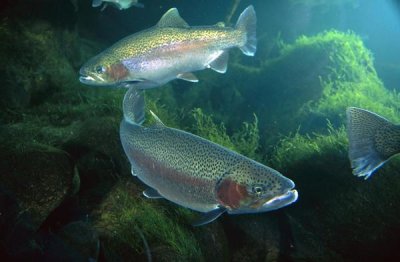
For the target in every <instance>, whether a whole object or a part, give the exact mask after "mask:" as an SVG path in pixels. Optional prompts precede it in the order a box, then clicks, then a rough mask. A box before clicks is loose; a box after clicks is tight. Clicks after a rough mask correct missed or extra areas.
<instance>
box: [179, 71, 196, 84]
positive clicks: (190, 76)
mask: <svg viewBox="0 0 400 262" xmlns="http://www.w3.org/2000/svg"><path fill="white" fill-rule="evenodd" d="M176 78H178V79H182V80H185V81H189V82H193V83H197V82H199V79H198V78H197V77H196V76H195V75H194V74H192V73H189V72H187V73H182V74H179V75H177V76H176Z"/></svg>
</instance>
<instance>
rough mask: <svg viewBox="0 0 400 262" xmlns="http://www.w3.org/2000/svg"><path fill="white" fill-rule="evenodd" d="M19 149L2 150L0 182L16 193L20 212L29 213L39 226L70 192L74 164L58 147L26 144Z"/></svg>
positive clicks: (37, 226)
mask: <svg viewBox="0 0 400 262" xmlns="http://www.w3.org/2000/svg"><path fill="white" fill-rule="evenodd" d="M21 148H23V149H21ZM19 149H20V151H19V150H18V151H17V150H14V149H10V148H6V149H3V150H1V159H2V161H1V162H0V163H1V164H0V170H2V175H1V177H0V184H1V185H2V186H3V187H4V188H6V189H7V190H9V191H11V192H12V193H13V194H14V195H15V196H16V199H17V202H18V205H19V207H20V212H27V213H29V214H30V216H31V218H32V220H33V224H34V225H35V228H36V229H37V228H39V226H40V225H41V223H42V222H43V221H44V220H45V219H46V218H47V216H48V215H49V214H50V212H51V211H52V210H54V209H55V208H56V207H57V206H58V205H59V204H60V203H61V202H62V201H63V200H64V199H65V197H66V196H68V194H69V192H70V189H71V185H72V180H73V175H74V172H73V165H72V162H71V160H70V158H69V157H68V155H67V154H66V153H65V152H63V151H61V150H58V149H56V148H51V147H48V146H40V145H29V144H26V145H20V146H19Z"/></svg>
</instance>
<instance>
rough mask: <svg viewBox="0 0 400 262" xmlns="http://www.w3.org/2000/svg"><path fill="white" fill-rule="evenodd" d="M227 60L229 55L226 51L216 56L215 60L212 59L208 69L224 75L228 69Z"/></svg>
mask: <svg viewBox="0 0 400 262" xmlns="http://www.w3.org/2000/svg"><path fill="white" fill-rule="evenodd" d="M228 59H229V54H228V51H225V52H223V53H222V54H221V55H220V56H218V57H217V58H216V59H214V60H213V61H212V62H211V63H210V65H209V67H210V68H211V69H212V70H214V71H217V72H218V73H221V74H223V73H225V72H226V69H227V67H228Z"/></svg>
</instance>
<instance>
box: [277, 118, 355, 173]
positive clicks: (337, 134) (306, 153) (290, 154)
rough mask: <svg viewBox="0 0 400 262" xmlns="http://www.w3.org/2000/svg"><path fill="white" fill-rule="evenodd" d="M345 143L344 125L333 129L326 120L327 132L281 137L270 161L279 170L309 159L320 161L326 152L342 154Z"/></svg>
mask: <svg viewBox="0 0 400 262" xmlns="http://www.w3.org/2000/svg"><path fill="white" fill-rule="evenodd" d="M347 143H348V140H347V134H346V130H345V128H344V126H341V127H339V128H338V129H335V128H334V127H333V126H332V124H331V123H330V122H329V121H328V124H327V134H320V133H313V134H305V135H301V134H300V133H299V132H296V133H295V134H293V135H288V136H286V137H284V138H282V139H281V140H280V141H279V143H278V145H277V146H276V147H275V149H274V153H273V154H272V156H271V158H270V162H271V163H272V165H273V166H274V167H276V168H278V169H280V170H281V169H287V168H289V167H290V166H294V165H297V164H299V163H301V162H304V161H308V160H309V159H315V161H318V162H319V163H321V161H323V160H322V159H323V157H322V156H323V155H324V154H326V152H337V154H344V153H345V152H346V150H347ZM340 152H341V153H340ZM318 159H320V160H318Z"/></svg>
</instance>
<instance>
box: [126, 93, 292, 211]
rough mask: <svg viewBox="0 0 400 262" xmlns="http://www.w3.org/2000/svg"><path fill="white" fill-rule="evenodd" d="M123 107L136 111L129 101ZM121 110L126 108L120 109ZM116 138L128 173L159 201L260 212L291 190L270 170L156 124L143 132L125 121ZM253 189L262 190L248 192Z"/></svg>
mask: <svg viewBox="0 0 400 262" xmlns="http://www.w3.org/2000/svg"><path fill="white" fill-rule="evenodd" d="M128 93H129V91H128ZM126 97H129V94H127V95H126ZM124 103H128V104H129V105H133V106H132V107H131V108H135V110H137V107H135V102H134V103H131V102H129V99H125V101H124ZM127 110H129V106H126V107H124V111H127ZM136 116H140V118H142V116H143V115H142V114H141V113H139V114H136ZM129 117H130V118H131V119H133V118H134V117H131V115H129ZM129 122H130V123H129ZM120 136H121V142H122V145H123V147H124V150H125V153H126V155H127V156H128V158H129V161H130V163H131V165H132V174H133V175H136V176H137V177H138V178H139V179H140V180H142V181H143V182H144V183H145V184H147V185H148V186H150V187H151V188H154V189H156V190H157V191H158V192H159V194H160V195H162V196H163V197H164V198H166V199H168V200H170V201H172V202H174V203H177V204H179V205H181V206H184V207H188V208H191V209H193V210H197V211H200V212H207V211H211V210H213V209H215V208H217V207H218V206H223V207H225V208H227V210H228V213H254V212H260V211H263V210H262V207H261V205H262V204H263V203H265V202H266V201H268V200H270V199H271V198H273V197H276V196H279V195H282V194H284V193H286V192H287V191H288V190H290V189H292V188H293V187H294V183H293V182H292V181H291V180H290V179H288V178H285V177H284V176H282V175H281V174H280V173H279V172H277V171H276V170H274V169H272V168H269V167H267V166H264V165H262V164H260V163H258V162H255V161H253V160H251V159H249V158H247V157H245V156H243V155H240V154H238V153H236V152H234V151H232V150H229V149H227V148H224V147H222V146H220V145H217V144H215V143H213V142H211V141H208V140H205V139H203V138H201V137H198V136H195V135H193V134H190V133H187V132H184V131H182V130H178V129H174V128H169V127H166V126H164V125H163V124H162V123H161V122H159V123H158V124H156V125H154V126H151V127H143V126H140V125H138V124H135V123H134V121H127V119H126V117H125V119H124V120H123V121H122V123H121V127H120ZM254 185H260V186H261V187H262V188H263V191H262V192H260V193H258V194H257V193H255V192H253V191H252V189H253V187H254ZM286 204H287V203H286Z"/></svg>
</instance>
